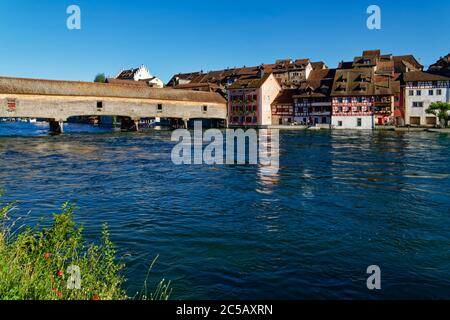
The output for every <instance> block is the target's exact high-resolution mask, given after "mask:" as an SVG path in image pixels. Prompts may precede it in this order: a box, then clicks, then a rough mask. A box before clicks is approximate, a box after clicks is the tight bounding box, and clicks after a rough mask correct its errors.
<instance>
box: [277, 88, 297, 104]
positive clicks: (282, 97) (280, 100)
mask: <svg viewBox="0 0 450 320" xmlns="http://www.w3.org/2000/svg"><path fill="white" fill-rule="evenodd" d="M300 93H301V91H300V90H299V89H285V90H282V91H281V92H280V93H279V94H278V96H277V97H276V98H275V100H274V101H273V102H272V105H283V104H284V105H286V104H289V105H290V104H293V103H294V98H293V97H294V96H295V95H298V94H300Z"/></svg>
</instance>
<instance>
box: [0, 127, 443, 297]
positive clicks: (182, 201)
mask: <svg viewBox="0 0 450 320" xmlns="http://www.w3.org/2000/svg"><path fill="white" fill-rule="evenodd" d="M81 129H82V130H81ZM20 130H24V129H23V128H22V129H20ZM40 130H41V129H40V128H37V129H36V128H35V129H33V130H31V133H30V132H28V133H29V134H28V135H38V136H29V137H24V135H18V134H12V135H11V134H7V135H8V137H6V136H5V129H4V127H3V124H0V136H3V137H0V181H1V185H3V187H5V188H6V189H7V194H6V200H21V201H23V203H20V211H18V212H16V214H17V215H26V214H27V213H28V212H29V211H30V214H29V215H28V216H27V218H26V219H28V221H30V222H33V221H38V219H39V218H41V217H50V215H51V213H53V212H55V211H56V210H57V208H58V207H59V206H60V205H61V204H62V203H64V202H65V201H67V200H70V201H73V202H75V203H76V204H77V206H78V208H79V210H78V211H77V219H78V221H79V222H82V223H83V224H84V225H85V227H86V232H87V235H88V237H90V238H91V237H92V238H94V237H95V238H97V237H98V235H99V230H101V225H102V223H103V222H108V223H109V225H110V227H111V233H112V238H113V240H114V241H115V243H116V244H117V246H118V249H119V252H120V254H121V255H123V256H124V257H125V261H126V263H127V266H128V268H127V274H126V276H127V277H128V278H129V279H130V282H129V287H128V288H127V289H128V290H129V293H130V294H134V293H135V292H136V291H138V290H139V289H140V288H141V286H142V281H143V279H144V278H145V276H146V272H147V267H148V264H149V263H150V262H151V261H152V259H153V258H154V257H155V256H156V255H157V254H160V260H159V264H158V265H157V266H156V268H155V270H154V273H152V278H151V280H154V281H157V280H159V279H160V278H162V277H165V278H166V279H171V280H173V281H174V290H175V291H174V298H176V299H183V298H191V299H201V298H217V299H220V298H228V299H236V298H238V299H246V298H247V299H262V298H287V299H297V298H332V299H334V298H368V299H371V298H449V297H450V280H449V279H450V277H449V276H450V252H449V250H448V248H449V247H450V246H449V245H450V200H449V199H450V191H449V190H450V176H449V175H450V170H449V169H450V166H449V162H448V159H449V157H450V137H449V136H448V135H438V134H431V133H394V132H345V131H342V132H328V131H324V132H321V131H318V132H285V133H281V134H280V146H279V156H280V163H279V170H275V169H276V168H271V167H270V166H242V165H240V166H225V165H224V166H205V165H197V166H174V165H173V164H172V162H171V160H170V154H171V151H172V147H173V146H174V145H175V143H174V142H171V141H170V133H169V132H147V133H145V132H141V133H111V132H104V131H102V130H98V131H95V133H96V134H86V128H78V130H79V131H78V132H79V133H74V132H73V131H72V132H70V128H69V129H68V130H69V133H68V134H65V135H62V136H55V137H52V136H48V135H47V134H46V133H43V134H41V133H39V132H40ZM73 130H75V128H74V129H73ZM92 130H97V129H95V128H94V129H92ZM75 131H76V130H75ZM22 132H23V131H22ZM66 132H67V131H66ZM81 132H83V133H81ZM373 264H377V265H380V267H381V269H382V274H383V290H382V291H381V292H379V293H373V292H368V290H367V289H366V274H365V271H366V269H367V267H368V266H369V265H373Z"/></svg>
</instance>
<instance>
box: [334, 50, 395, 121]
mask: <svg viewBox="0 0 450 320" xmlns="http://www.w3.org/2000/svg"><path fill="white" fill-rule="evenodd" d="M400 92H401V90H400V81H399V74H397V73H396V72H395V61H394V57H393V56H392V55H381V52H380V51H379V50H373V51H364V52H363V55H362V56H359V57H356V58H355V59H354V60H353V63H341V65H340V68H339V69H338V70H337V71H336V76H335V79H334V83H333V90H332V93H331V96H332V127H334V128H337V129H373V128H375V126H376V125H378V126H382V125H393V124H395V112H394V110H395V105H396V103H397V105H399V104H400V101H401V93H400Z"/></svg>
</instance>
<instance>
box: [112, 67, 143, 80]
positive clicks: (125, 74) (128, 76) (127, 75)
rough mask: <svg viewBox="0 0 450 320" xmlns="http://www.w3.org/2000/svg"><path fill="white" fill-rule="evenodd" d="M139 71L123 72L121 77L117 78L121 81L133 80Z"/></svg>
mask: <svg viewBox="0 0 450 320" xmlns="http://www.w3.org/2000/svg"><path fill="white" fill-rule="evenodd" d="M138 71H139V68H136V69H128V70H123V71H122V72H121V73H119V75H118V76H117V77H116V78H117V79H119V80H126V79H131V78H133V77H134V75H135V74H136V73H137V72H138Z"/></svg>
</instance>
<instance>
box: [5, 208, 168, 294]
mask: <svg viewBox="0 0 450 320" xmlns="http://www.w3.org/2000/svg"><path fill="white" fill-rule="evenodd" d="M12 209H13V207H12V206H11V205H7V206H5V207H2V206H1V204H0V300H128V299H131V298H130V297H128V296H127V295H126V292H125V291H124V290H123V285H124V284H125V279H124V277H123V276H122V272H123V270H124V268H125V265H124V264H123V263H121V262H118V261H117V258H116V250H115V247H114V244H113V243H112V242H111V240H110V235H109V231H108V226H107V225H104V226H103V231H102V237H101V239H100V241H99V244H93V243H87V242H86V241H85V240H84V239H83V227H82V226H78V225H76V224H75V222H74V208H73V206H71V205H70V204H68V203H66V204H65V205H64V206H63V207H62V210H61V213H58V214H55V215H54V221H53V224H52V225H51V226H50V227H48V228H41V227H39V226H37V227H35V228H29V227H23V228H20V229H19V232H18V233H17V234H16V233H12V231H11V230H13V227H14V224H15V222H13V221H11V218H10V217H9V213H10V212H11V210H12ZM14 229H17V228H14ZM155 262H156V259H155V261H154V262H153V263H152V265H151V267H150V269H149V273H148V275H147V279H146V280H145V282H144V287H143V289H142V291H141V292H140V293H139V294H138V295H136V296H135V297H133V298H132V299H143V300H168V299H169V297H170V294H171V288H170V282H166V281H165V280H162V281H161V282H160V283H159V284H158V285H157V287H156V289H155V290H153V291H152V292H149V290H148V278H149V274H150V271H151V269H152V267H153V265H154V263H155ZM77 284H79V286H78V285H77Z"/></svg>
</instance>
